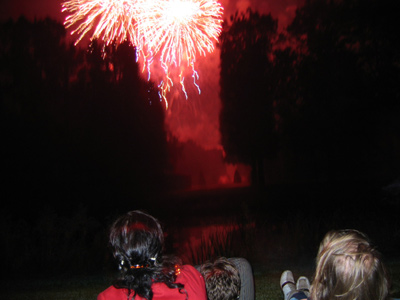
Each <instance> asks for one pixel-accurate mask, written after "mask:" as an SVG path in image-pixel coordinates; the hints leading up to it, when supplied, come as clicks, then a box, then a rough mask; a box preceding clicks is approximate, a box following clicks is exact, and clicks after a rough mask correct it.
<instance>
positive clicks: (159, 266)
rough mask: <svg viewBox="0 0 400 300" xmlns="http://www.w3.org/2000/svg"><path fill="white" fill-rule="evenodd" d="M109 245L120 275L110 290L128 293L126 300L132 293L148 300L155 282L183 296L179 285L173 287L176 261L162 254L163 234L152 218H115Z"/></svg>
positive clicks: (135, 213)
mask: <svg viewBox="0 0 400 300" xmlns="http://www.w3.org/2000/svg"><path fill="white" fill-rule="evenodd" d="M110 244H111V247H112V250H113V254H114V257H115V258H116V260H117V261H118V264H119V269H120V271H121V274H120V277H119V278H118V279H117V280H116V281H115V283H114V287H116V288H125V289H128V299H129V297H130V296H131V295H132V293H133V297H135V296H136V295H139V296H140V297H142V298H145V299H148V300H152V298H153V291H152V289H151V285H152V284H153V283H157V282H162V283H165V284H166V285H167V286H168V287H169V288H177V289H179V292H181V293H186V291H185V290H184V286H183V284H179V283H175V280H176V273H175V268H176V265H177V264H179V263H180V262H179V260H178V259H177V258H175V257H165V256H163V254H162V252H163V246H164V233H163V231H162V228H161V225H160V223H159V222H158V220H157V219H156V218H154V217H152V216H150V215H148V214H146V213H144V212H142V211H130V212H128V213H127V214H125V215H123V216H121V217H119V218H118V219H117V220H116V221H115V222H114V224H113V225H112V226H111V230H110ZM186 294H187V293H186ZM187 298H188V297H187V295H186V299H187Z"/></svg>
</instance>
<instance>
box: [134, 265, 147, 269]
mask: <svg viewBox="0 0 400 300" xmlns="http://www.w3.org/2000/svg"><path fill="white" fill-rule="evenodd" d="M148 266H149V265H145V266H144V265H133V266H131V269H143V268H147V267H148Z"/></svg>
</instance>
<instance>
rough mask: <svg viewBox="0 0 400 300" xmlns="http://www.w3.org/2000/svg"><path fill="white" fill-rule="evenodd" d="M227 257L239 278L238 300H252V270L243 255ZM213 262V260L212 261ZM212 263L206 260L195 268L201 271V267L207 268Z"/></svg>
mask: <svg viewBox="0 0 400 300" xmlns="http://www.w3.org/2000/svg"><path fill="white" fill-rule="evenodd" d="M223 259H227V260H228V261H229V262H230V263H231V264H232V265H233V266H234V267H235V268H236V270H237V271H238V273H239V278H240V290H239V291H240V293H239V298H238V299H239V300H254V276H253V270H252V267H251V265H250V263H249V262H248V261H247V259H245V258H243V257H229V258H223ZM214 263H215V262H214ZM210 264H211V266H212V264H213V263H211V262H209V261H208V262H206V263H205V264H204V265H197V266H196V269H197V270H199V271H200V272H201V269H202V267H203V268H208V267H209V266H207V265H210Z"/></svg>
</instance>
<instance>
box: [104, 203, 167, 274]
mask: <svg viewBox="0 0 400 300" xmlns="http://www.w3.org/2000/svg"><path fill="white" fill-rule="evenodd" d="M110 244H111V247H112V250H113V254H114V257H115V258H116V259H117V261H118V263H119V265H120V268H121V269H122V270H125V271H128V270H134V269H142V268H144V267H152V266H154V265H156V264H157V263H160V262H161V259H162V250H163V244H164V234H163V231H162V229H161V225H160V223H159V222H158V220H157V219H156V218H154V217H152V216H150V215H148V214H146V213H144V212H141V211H131V212H128V213H127V214H125V215H123V216H121V217H119V218H118V219H117V220H116V221H115V222H114V224H113V225H112V226H111V230H110Z"/></svg>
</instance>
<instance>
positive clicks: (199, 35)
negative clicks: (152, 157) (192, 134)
mask: <svg viewBox="0 0 400 300" xmlns="http://www.w3.org/2000/svg"><path fill="white" fill-rule="evenodd" d="M63 11H65V12H67V13H69V16H68V17H67V18H66V20H65V26H66V27H67V28H69V27H76V28H75V30H74V31H72V34H74V33H76V34H78V39H77V41H76V44H77V43H78V42H79V41H80V40H82V38H83V37H84V36H86V35H90V34H91V38H98V39H101V40H103V41H104V42H105V43H106V44H109V43H111V42H114V41H116V42H117V43H118V42H119V43H120V42H123V41H125V40H126V39H128V40H129V41H130V42H131V43H132V44H134V45H135V46H136V48H137V49H138V50H139V51H138V54H139V56H140V60H141V61H142V64H143V70H147V71H148V77H149V78H150V74H151V72H152V71H151V70H152V65H153V64H154V63H157V62H158V63H159V64H160V66H161V67H162V69H163V70H164V72H163V73H164V75H163V76H162V80H160V84H159V88H160V97H161V98H162V99H164V100H165V101H166V106H167V107H168V102H167V99H166V94H167V93H168V91H169V90H170V89H171V87H172V86H173V83H174V80H173V78H179V79H177V81H179V83H180V85H181V86H182V91H183V93H184V94H185V96H186V97H187V93H186V90H185V86H184V78H185V74H187V73H188V70H189V71H190V72H191V77H192V79H193V83H194V84H195V85H196V87H197V88H198V90H199V92H200V89H199V87H198V85H197V83H196V80H197V79H198V74H197V72H196V70H195V62H196V56H199V55H201V56H205V55H206V54H207V53H210V52H212V51H214V43H215V42H217V41H218V36H219V34H220V32H221V27H222V15H223V8H222V6H221V5H220V4H219V3H218V2H217V1H216V0H69V1H66V2H64V3H63ZM174 72H175V73H177V74H172V73H174Z"/></svg>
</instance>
